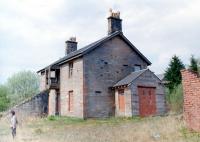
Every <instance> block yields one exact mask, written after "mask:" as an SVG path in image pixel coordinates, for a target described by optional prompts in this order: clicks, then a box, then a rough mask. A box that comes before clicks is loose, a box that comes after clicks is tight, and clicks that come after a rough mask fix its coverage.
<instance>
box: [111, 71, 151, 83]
mask: <svg viewBox="0 0 200 142" xmlns="http://www.w3.org/2000/svg"><path fill="white" fill-rule="evenodd" d="M147 70H149V69H143V70H139V71H135V72H132V73H131V74H129V75H128V76H126V77H125V78H123V79H122V80H120V81H119V82H117V83H116V84H115V85H114V86H113V87H117V86H122V85H128V84H130V83H131V82H133V81H134V80H135V79H137V78H138V77H139V76H140V75H142V74H143V73H144V72H146V71H147Z"/></svg>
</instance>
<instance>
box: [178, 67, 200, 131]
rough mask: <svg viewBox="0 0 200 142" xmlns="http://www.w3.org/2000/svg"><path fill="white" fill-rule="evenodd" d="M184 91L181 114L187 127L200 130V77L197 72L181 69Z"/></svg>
mask: <svg viewBox="0 0 200 142" xmlns="http://www.w3.org/2000/svg"><path fill="white" fill-rule="evenodd" d="M181 74H182V84H183V93H184V105H183V108H184V111H183V116H184V120H185V121H186V124H187V126H188V128H190V129H192V130H195V131H198V132H200V77H199V76H198V74H197V73H194V72H192V71H189V70H182V71H181Z"/></svg>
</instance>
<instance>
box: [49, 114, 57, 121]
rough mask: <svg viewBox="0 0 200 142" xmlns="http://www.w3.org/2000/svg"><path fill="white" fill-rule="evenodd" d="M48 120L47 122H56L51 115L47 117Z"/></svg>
mask: <svg viewBox="0 0 200 142" xmlns="http://www.w3.org/2000/svg"><path fill="white" fill-rule="evenodd" d="M48 120H49V121H55V120H56V117H55V116H53V115H50V116H48Z"/></svg>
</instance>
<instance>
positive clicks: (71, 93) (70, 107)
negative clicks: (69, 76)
mask: <svg viewBox="0 0 200 142" xmlns="http://www.w3.org/2000/svg"><path fill="white" fill-rule="evenodd" d="M72 110H73V91H69V97H68V111H72Z"/></svg>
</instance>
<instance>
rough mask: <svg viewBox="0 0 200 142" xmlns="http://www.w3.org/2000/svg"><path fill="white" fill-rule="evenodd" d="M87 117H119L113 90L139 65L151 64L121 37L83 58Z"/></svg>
mask: <svg viewBox="0 0 200 142" xmlns="http://www.w3.org/2000/svg"><path fill="white" fill-rule="evenodd" d="M83 60H84V64H83V65H84V66H83V67H84V94H85V100H86V102H85V105H86V111H85V115H86V117H101V118H102V117H109V116H113V115H114V113H115V98H114V91H112V90H110V89H109V88H110V87H112V86H113V85H114V84H115V83H116V82H118V81H119V80H121V79H122V78H124V77H125V76H127V75H128V74H130V73H131V72H132V71H133V69H134V66H135V65H141V67H142V69H144V68H146V67H147V63H146V62H145V61H144V60H142V59H141V57H140V56H139V55H138V54H137V53H136V52H135V51H134V50H133V49H132V48H131V47H130V46H129V45H127V44H126V43H125V42H124V41H123V40H122V39H121V38H120V37H114V38H113V39H110V40H109V41H107V42H105V43H104V44H102V45H100V46H99V47H97V48H96V49H94V50H93V51H91V52H90V53H89V54H87V55H85V56H84V57H83Z"/></svg>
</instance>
